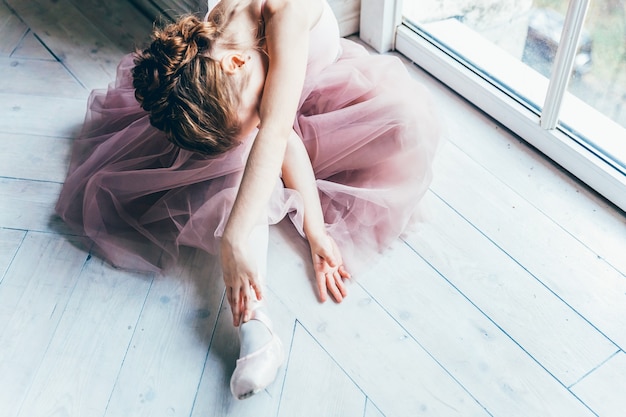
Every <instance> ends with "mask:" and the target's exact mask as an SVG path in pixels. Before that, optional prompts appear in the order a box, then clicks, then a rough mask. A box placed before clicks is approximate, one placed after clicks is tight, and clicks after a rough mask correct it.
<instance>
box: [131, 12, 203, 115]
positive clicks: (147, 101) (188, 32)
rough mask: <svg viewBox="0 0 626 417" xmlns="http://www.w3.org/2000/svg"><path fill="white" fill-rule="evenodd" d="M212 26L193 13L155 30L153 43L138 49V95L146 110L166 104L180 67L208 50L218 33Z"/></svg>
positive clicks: (135, 76) (135, 73)
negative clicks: (140, 49) (215, 34)
mask: <svg viewBox="0 0 626 417" xmlns="http://www.w3.org/2000/svg"><path fill="white" fill-rule="evenodd" d="M211 26H212V25H211V24H210V23H207V22H203V21H201V20H199V19H198V18H197V17H195V16H192V15H190V16H185V17H182V18H181V19H180V20H178V21H177V22H175V23H171V24H169V25H167V26H165V28H163V29H155V30H154V32H153V34H152V38H153V41H152V43H151V44H150V46H149V47H148V48H146V49H144V50H143V51H138V52H137V54H136V58H135V67H134V69H133V87H134V88H135V97H136V98H137V100H138V101H139V103H140V104H141V107H142V108H143V109H144V110H146V111H149V112H152V113H158V112H159V108H160V107H162V106H164V105H165V104H166V102H167V97H168V96H169V93H170V92H171V91H172V89H173V88H174V87H175V84H176V81H177V80H176V76H177V74H178V73H179V72H180V70H181V69H182V68H183V67H184V66H185V65H188V64H189V63H190V62H192V61H193V60H194V59H195V58H196V57H197V56H198V54H201V53H204V52H206V51H208V49H209V47H210V45H211V38H212V37H213V35H214V33H215V31H214V30H211ZM161 110H162V109H161ZM156 119H158V117H156ZM156 127H158V126H156Z"/></svg>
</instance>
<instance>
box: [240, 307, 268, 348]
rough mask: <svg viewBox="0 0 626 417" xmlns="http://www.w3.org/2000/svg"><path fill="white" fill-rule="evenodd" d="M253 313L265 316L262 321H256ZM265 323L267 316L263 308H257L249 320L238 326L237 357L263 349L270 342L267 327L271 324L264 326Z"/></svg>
mask: <svg viewBox="0 0 626 417" xmlns="http://www.w3.org/2000/svg"><path fill="white" fill-rule="evenodd" d="M255 313H259V315H263V316H265V318H264V319H263V321H261V320H256V319H255V318H254V317H255ZM266 321H267V314H266V312H265V308H263V307H261V306H257V307H256V308H255V310H254V312H253V314H252V318H251V320H249V321H247V322H245V323H242V324H241V325H240V326H239V342H240V350H239V357H244V356H246V355H249V354H250V353H252V352H255V351H257V350H259V349H261V348H263V347H264V346H265V345H266V344H268V343H269V342H270V341H271V340H272V331H271V329H270V328H269V327H268V326H269V325H271V323H267V324H266V323H265V322H266Z"/></svg>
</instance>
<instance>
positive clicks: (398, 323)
mask: <svg viewBox="0 0 626 417" xmlns="http://www.w3.org/2000/svg"><path fill="white" fill-rule="evenodd" d="M404 243H405V244H406V242H404ZM411 249H413V248H411ZM417 255H418V256H420V258H421V255H420V254H419V253H418V254H417ZM422 259H424V258H422ZM424 261H425V262H426V263H427V264H428V265H429V266H430V268H432V269H433V270H434V271H435V272H436V273H437V274H438V275H439V276H440V277H441V278H443V279H444V280H445V281H446V282H448V284H450V285H451V286H452V287H453V288H454V289H455V290H456V291H457V292H459V293H460V294H461V296H462V297H463V298H464V299H467V297H465V295H464V294H463V293H461V292H460V291H459V290H458V288H456V287H455V286H454V285H453V284H452V283H450V281H448V280H447V279H446V278H445V277H444V276H443V275H442V274H441V273H439V271H438V270H437V269H435V268H434V267H433V266H432V265H431V264H430V263H428V261H426V260H424ZM358 285H359V286H360V287H361V288H362V289H363V291H364V292H365V293H366V294H368V295H369V296H370V297H371V298H372V300H374V302H375V303H376V304H378V305H379V306H380V308H381V309H382V310H383V311H384V312H385V313H386V314H387V315H388V316H389V317H390V318H391V319H392V320H393V321H394V322H395V323H396V324H397V325H398V326H399V327H400V328H401V329H402V330H403V331H404V332H405V333H406V334H407V335H408V337H409V338H411V339H412V340H413V341H414V342H415V343H416V344H417V345H418V346H419V347H420V349H422V350H423V351H424V352H426V354H427V355H428V356H429V357H430V358H431V359H432V360H433V362H435V363H436V364H437V366H439V368H441V370H443V372H444V373H445V374H446V375H448V376H449V377H450V378H452V380H453V381H454V382H455V383H456V384H457V385H458V386H459V387H461V388H462V389H463V391H465V392H466V393H467V395H469V397H470V398H471V399H472V400H474V401H475V402H476V404H478V406H479V407H481V408H482V409H483V410H485V412H486V413H487V414H489V415H490V416H493V414H492V413H491V412H490V411H489V410H488V409H487V407H486V406H485V405H484V404H482V403H481V402H480V401H479V400H478V398H477V397H476V396H475V395H474V394H473V393H472V392H471V391H469V389H468V388H467V387H466V386H465V385H463V384H462V383H461V381H459V380H458V379H457V378H456V377H455V376H454V375H453V374H452V373H451V372H450V371H449V370H448V369H447V368H446V367H445V366H444V365H443V364H442V363H441V362H440V361H439V359H437V357H435V355H434V354H433V353H432V352H431V351H430V350H428V349H426V347H425V346H424V345H422V343H421V342H420V341H419V340H418V339H417V337H416V336H415V335H414V334H413V333H411V332H410V331H409V330H408V329H407V328H406V327H404V325H403V324H402V323H400V321H399V320H398V319H397V317H395V316H394V315H393V314H392V313H390V312H389V310H387V308H385V306H384V305H382V304H381V303H380V302H379V301H378V299H377V298H376V297H375V296H374V295H373V294H372V293H370V292H369V291H368V290H367V288H366V287H365V286H364V285H363V284H361V283H358ZM468 301H469V300H468ZM470 303H471V304H472V305H473V306H474V307H476V306H475V304H474V303H472V302H471V301H470ZM476 308H477V307H476ZM477 310H478V311H479V312H480V313H481V314H483V315H484V316H485V317H487V316H486V315H485V314H484V313H483V311H482V310H480V309H479V308H477ZM487 319H488V320H489V321H491V322H493V321H492V320H491V319H490V318H489V317H487ZM494 324H495V323H494ZM496 327H498V328H499V329H500V327H499V326H497V325H496ZM307 331H308V330H307ZM503 333H504V332H503ZM505 335H506V336H507V337H509V338H510V339H511V340H512V338H511V337H510V336H509V335H508V334H506V333H505ZM316 341H317V339H316ZM318 343H319V342H318ZM518 346H519V345H518ZM526 353H527V352H526ZM529 356H530V355H529ZM533 359H534V358H533ZM338 366H340V365H339V364H338ZM544 369H545V368H544ZM342 370H343V368H342ZM344 372H345V371H344ZM357 386H358V385H357ZM359 389H361V388H360V387H359Z"/></svg>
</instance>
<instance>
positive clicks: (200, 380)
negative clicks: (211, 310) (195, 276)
mask: <svg viewBox="0 0 626 417" xmlns="http://www.w3.org/2000/svg"><path fill="white" fill-rule="evenodd" d="M225 299H226V289H224V290H222V297H221V298H220V302H219V305H218V306H217V309H216V311H217V312H218V314H216V315H215V321H214V322H213V330H212V331H211V337H210V338H209V344H208V346H207V350H206V355H205V357H204V363H203V364H202V370H201V372H200V378H198V386H197V387H196V393H195V395H194V396H193V401H192V402H191V407H190V413H189V415H190V416H193V414H194V410H195V408H196V403H197V401H198V395H199V394H200V392H201V390H200V388H202V379H203V376H204V373H205V370H206V366H207V362H208V361H209V357H210V355H211V346H212V345H213V341H214V340H215V333H216V332H217V326H218V323H219V313H220V312H221V311H222V306H223V305H224V300H225Z"/></svg>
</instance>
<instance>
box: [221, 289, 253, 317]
mask: <svg viewBox="0 0 626 417" xmlns="http://www.w3.org/2000/svg"><path fill="white" fill-rule="evenodd" d="M227 297H228V303H229V304H230V309H231V312H232V314H233V325H234V326H235V327H237V326H239V324H241V323H242V322H243V323H245V322H247V321H248V320H250V316H251V313H252V310H251V308H250V307H251V305H252V303H251V291H250V285H243V286H241V287H228V293H227Z"/></svg>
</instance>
